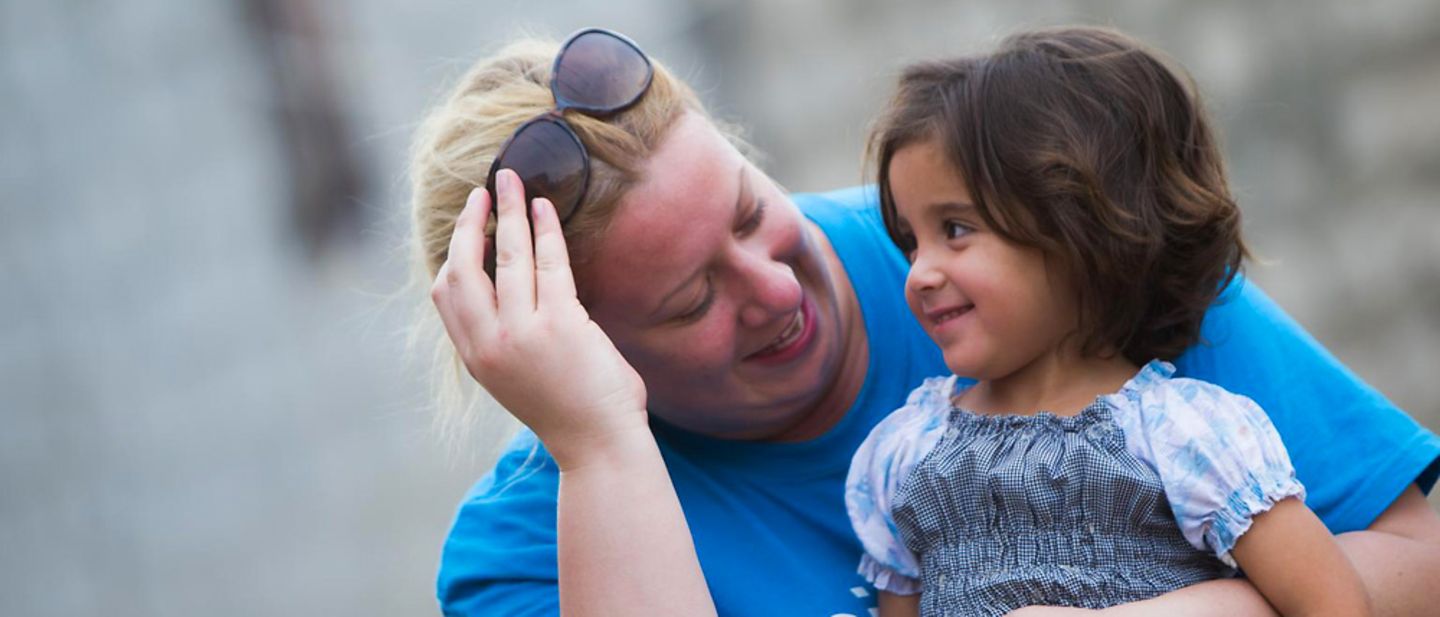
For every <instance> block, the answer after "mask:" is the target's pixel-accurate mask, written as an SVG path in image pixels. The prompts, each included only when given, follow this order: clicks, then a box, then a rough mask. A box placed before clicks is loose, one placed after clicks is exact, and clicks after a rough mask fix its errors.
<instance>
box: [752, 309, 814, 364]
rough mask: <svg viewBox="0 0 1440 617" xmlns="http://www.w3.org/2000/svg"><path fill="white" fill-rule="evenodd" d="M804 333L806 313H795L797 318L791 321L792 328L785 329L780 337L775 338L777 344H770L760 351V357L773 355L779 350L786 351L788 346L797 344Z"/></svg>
mask: <svg viewBox="0 0 1440 617" xmlns="http://www.w3.org/2000/svg"><path fill="white" fill-rule="evenodd" d="M803 331H805V311H795V318H794V319H792V320H790V326H789V327H787V328H785V331H784V332H781V333H780V336H778V337H776V338H775V342H773V343H770V346H768V347H766V348H765V349H762V350H760V355H765V354H768V353H771V352H773V351H775V350H777V349H784V348H785V347H786V346H787V345H789V344H791V343H793V342H795V339H796V337H799V336H800V333H801V332H803Z"/></svg>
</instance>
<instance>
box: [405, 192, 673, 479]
mask: <svg viewBox="0 0 1440 617" xmlns="http://www.w3.org/2000/svg"><path fill="white" fill-rule="evenodd" d="M495 185H496V192H497V193H498V195H497V200H498V202H499V207H498V208H497V210H498V211H499V219H498V221H497V225H496V232H495V240H494V242H495V262H496V263H495V280H494V281H493V282H492V281H491V280H490V277H489V276H487V275H486V274H485V270H484V268H483V265H484V261H483V260H484V259H485V246H484V244H485V241H486V238H485V232H484V230H485V222H486V220H487V219H488V217H489V216H490V213H491V211H492V208H491V203H492V202H491V198H490V195H489V194H488V193H487V192H486V191H485V190H484V189H483V188H477V189H475V190H474V191H472V192H471V193H470V197H469V199H468V200H467V201H466V204H465V209H464V210H463V211H461V213H460V216H459V217H458V218H456V220H455V231H454V234H453V235H452V236H451V239H450V251H449V256H448V258H447V260H446V262H445V264H444V265H442V266H441V267H440V271H439V273H438V274H437V275H436V277H435V284H434V285H433V286H432V287H431V290H430V298H431V300H433V301H434V303H435V308H436V309H438V310H439V311H440V318H441V320H442V321H443V322H444V324H445V331H446V332H447V333H448V334H449V336H450V340H451V342H453V343H454V344H455V349H456V351H458V352H459V354H460V358H461V359H462V361H463V362H464V363H465V367H466V369H467V370H468V371H469V372H470V375H471V376H473V377H474V378H475V380H476V381H478V382H480V385H481V386H483V387H484V388H485V390H486V391H487V392H489V393H490V395H491V396H493V397H494V398H495V400H496V401H497V402H499V403H500V404H501V405H503V406H504V407H505V408H506V409H507V410H509V411H510V413H511V414H513V415H514V416H515V417H516V418H517V419H519V420H520V421H521V422H523V423H525V424H526V425H527V426H529V427H530V429H531V430H533V431H535V434H536V435H537V436H539V438H540V440H541V441H542V442H544V443H545V446H546V448H547V449H548V450H549V451H550V454H551V456H554V457H555V460H556V462H557V463H559V464H560V465H561V467H562V468H565V467H566V466H569V465H574V464H580V463H583V462H584V459H585V457H586V456H589V454H588V452H589V451H591V450H592V449H594V448H604V447H605V446H606V444H607V443H608V442H609V441H610V440H612V439H616V438H623V437H622V436H623V435H631V434H634V432H635V431H637V430H639V431H646V432H647V434H648V431H649V427H648V425H647V423H646V416H645V385H644V383H643V382H642V381H641V380H640V376H639V374H637V373H636V372H635V369H634V368H632V367H631V366H630V365H629V363H627V362H626V361H625V359H624V358H623V357H621V356H620V352H619V351H617V350H616V349H615V345H614V343H612V342H611V341H610V339H609V337H607V336H606V335H605V333H604V332H603V331H601V330H600V327H599V326H598V325H596V324H595V322H593V321H591V320H590V316H589V314H588V313H586V311H585V308H584V307H583V306H581V305H580V301H579V299H578V298H577V297H576V293H575V278H574V275H573V274H572V273H571V271H570V258H569V254H568V253H567V252H566V249H565V238H564V235H563V234H562V233H561V230H560V221H559V218H558V217H557V215H556V213H555V208H554V206H553V205H552V204H550V202H549V201H547V200H545V199H543V198H542V199H536V200H534V202H533V204H532V206H533V207H532V209H529V210H530V211H531V213H532V216H533V219H534V238H535V240H534V243H533V245H532V243H531V240H530V239H531V227H530V219H531V218H532V217H531V216H527V215H526V214H527V213H526V211H527V208H526V207H525V195H524V187H523V185H522V184H521V182H520V179H519V177H518V176H516V175H515V174H514V173H513V172H511V171H510V170H501V171H500V172H499V173H498V174H496V177H495Z"/></svg>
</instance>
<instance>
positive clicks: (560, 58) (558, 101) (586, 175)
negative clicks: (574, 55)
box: [485, 28, 655, 225]
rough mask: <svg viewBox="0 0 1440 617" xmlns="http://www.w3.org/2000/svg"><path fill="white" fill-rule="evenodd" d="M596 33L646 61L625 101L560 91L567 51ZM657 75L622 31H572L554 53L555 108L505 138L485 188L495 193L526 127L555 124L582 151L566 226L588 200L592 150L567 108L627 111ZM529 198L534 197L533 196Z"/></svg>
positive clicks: (591, 112)
mask: <svg viewBox="0 0 1440 617" xmlns="http://www.w3.org/2000/svg"><path fill="white" fill-rule="evenodd" d="M597 34H598V35H602V36H607V37H610V38H612V39H614V40H617V41H619V42H620V43H623V44H624V45H626V46H628V47H629V48H630V49H631V50H633V51H634V52H635V55H636V56H637V57H639V58H640V61H641V62H643V63H644V65H645V82H644V83H643V84H641V85H640V87H639V88H638V89H636V92H635V95H634V96H632V97H630V98H629V99H627V100H626V101H625V102H623V103H620V104H618V105H601V106H594V105H585V104H582V103H579V102H577V101H574V100H572V99H569V98H567V97H563V96H561V94H560V90H559V87H558V85H559V84H558V83H557V82H558V80H559V79H560V65H561V63H563V62H564V60H565V53H566V52H568V51H570V48H571V46H573V45H574V44H575V42H576V41H579V40H580V39H581V38H583V37H585V36H587V35H597ZM654 78H655V66H654V65H653V64H652V63H651V62H650V57H649V56H647V55H645V52H644V51H642V50H641V49H640V46H639V45H637V44H635V41H632V40H630V39H629V38H628V37H626V36H625V35H623V34H620V33H619V32H615V31H613V30H608V29H606V28H584V29H582V30H578V31H576V32H575V33H574V34H571V35H570V36H569V37H567V38H566V39H565V42H564V43H563V44H561V46H560V51H558V52H556V54H555V62H554V63H553V64H552V65H551V66H550V96H552V97H554V99H555V107H554V108H552V109H550V110H548V111H545V112H542V113H540V114H539V115H537V116H535V117H534V118H531V119H529V120H526V121H525V122H524V123H523V124H521V125H520V126H519V127H518V128H516V129H515V132H514V133H511V134H510V137H509V138H508V139H506V140H505V143H504V144H502V145H501V146H500V150H499V152H497V153H496V155H495V160H494V161H493V162H491V164H490V173H489V174H488V176H487V178H486V180H485V189H486V190H487V191H489V192H490V194H491V195H492V196H493V195H495V174H496V173H498V172H499V171H500V170H501V169H502V167H501V166H500V163H501V161H503V160H505V153H506V152H508V151H509V150H510V146H511V144H513V143H515V140H516V138H518V137H520V135H521V134H523V133H524V132H525V131H526V130H527V129H529V128H531V127H533V126H535V125H536V124H539V123H542V122H548V123H551V124H554V125H556V126H558V127H560V129H561V131H562V132H564V133H565V135H567V136H568V137H569V138H570V140H571V141H573V142H574V143H575V147H576V148H577V149H578V151H579V153H580V174H581V180H580V192H579V193H577V194H576V196H575V199H574V203H573V204H569V207H570V211H569V212H567V213H565V214H564V215H563V216H561V217H560V224H561V225H564V224H565V223H566V222H567V221H569V220H570V218H571V217H574V216H575V213H576V212H579V211H580V204H581V203H583V202H584V201H585V194H586V193H588V192H589V190H590V152H589V151H588V150H586V149H585V143H584V142H582V141H580V136H579V135H577V134H575V129H574V128H571V126H570V123H569V122H567V121H566V120H565V115H564V112H565V111H567V110H573V111H576V112H579V113H583V114H585V115H587V116H591V117H594V118H608V117H610V116H613V115H615V114H617V113H620V112H622V111H625V110H626V109H629V108H630V107H631V106H633V105H635V103H637V102H639V101H640V98H641V97H643V96H645V93H646V92H649V91H650V83H651V82H652V81H653V80H654ZM517 173H518V172H517ZM521 180H522V182H523V181H524V179H523V178H522V179H521ZM529 197H531V198H532V199H533V196H529ZM561 206H562V204H555V207H556V208H557V209H558V208H560V207H561Z"/></svg>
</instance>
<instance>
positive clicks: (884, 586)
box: [857, 555, 920, 596]
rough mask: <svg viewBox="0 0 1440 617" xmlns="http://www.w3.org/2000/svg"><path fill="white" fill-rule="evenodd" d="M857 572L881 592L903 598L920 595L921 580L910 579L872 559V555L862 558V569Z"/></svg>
mask: <svg viewBox="0 0 1440 617" xmlns="http://www.w3.org/2000/svg"><path fill="white" fill-rule="evenodd" d="M857 572H859V573H860V576H863V577H865V580H867V581H870V584H871V585H874V586H875V588H876V589H879V590H880V591H887V592H890V593H893V594H896V595H901V596H913V595H915V594H917V593H920V581H919V580H916V579H913V578H910V577H908V576H905V575H904V574H901V573H899V572H896V571H894V570H892V569H890V568H888V567H886V566H885V564H883V563H880V561H879V560H876V559H874V558H871V557H870V555H863V556H861V557H860V568H859V569H858V570H857Z"/></svg>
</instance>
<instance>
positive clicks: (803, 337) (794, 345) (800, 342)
mask: <svg viewBox="0 0 1440 617" xmlns="http://www.w3.org/2000/svg"><path fill="white" fill-rule="evenodd" d="M800 320H801V321H802V322H804V323H802V324H801V326H800V332H799V334H795V335H793V336H792V338H791V340H790V342H788V343H786V344H785V345H783V346H781V347H766V348H765V349H762V350H760V351H757V352H755V353H753V354H750V355H749V356H747V357H746V358H745V360H746V361H749V362H757V363H760V364H784V363H786V362H789V361H791V360H794V359H795V358H797V357H799V356H800V355H802V354H804V353H805V350H807V349H809V347H810V343H811V341H813V340H814V338H815V331H816V327H815V305H814V304H812V303H811V302H810V298H809V297H806V298H805V300H804V302H801V303H800Z"/></svg>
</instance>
